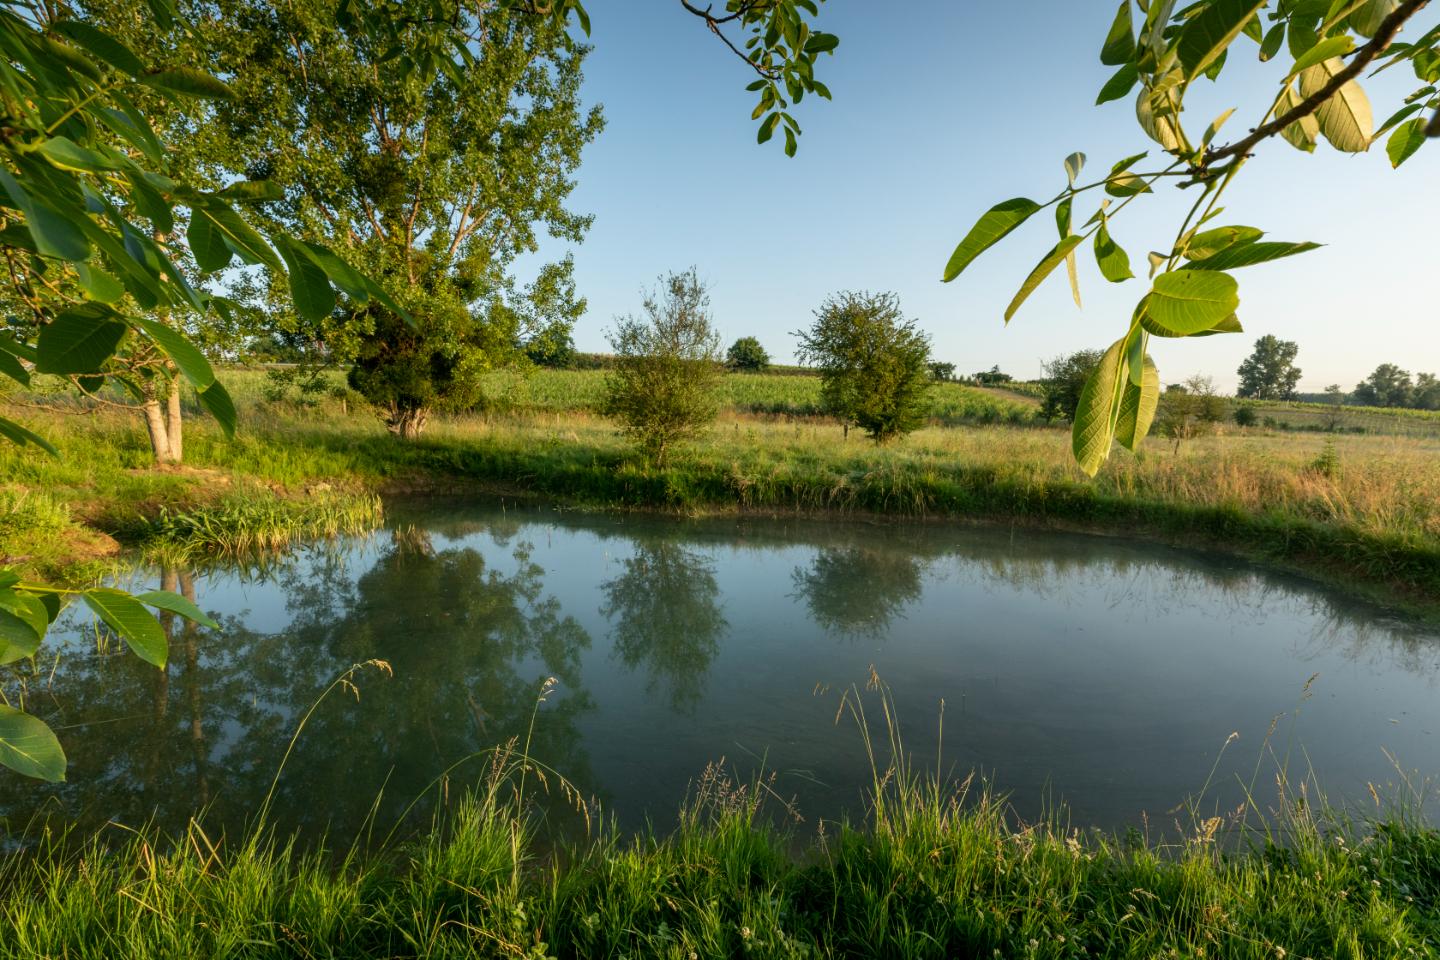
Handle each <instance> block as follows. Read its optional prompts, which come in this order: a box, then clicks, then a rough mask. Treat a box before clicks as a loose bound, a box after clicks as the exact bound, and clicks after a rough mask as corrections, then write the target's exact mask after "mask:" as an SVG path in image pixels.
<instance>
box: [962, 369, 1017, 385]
mask: <svg viewBox="0 0 1440 960" xmlns="http://www.w3.org/2000/svg"><path fill="white" fill-rule="evenodd" d="M970 379H972V380H974V381H975V382H976V383H978V384H980V386H982V387H998V386H1000V385H1002V384H1006V383H1009V382H1010V381H1012V380H1014V379H1015V378H1014V377H1012V376H1010V374H1008V373H1002V372H1001V371H1000V365H999V364H996V365H995V366H993V367H991V368H990V369H989V370H981V371H980V372H979V373H977V374H975V375H974V376H973V377H971V378H970Z"/></svg>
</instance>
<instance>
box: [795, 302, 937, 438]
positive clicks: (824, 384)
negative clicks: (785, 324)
mask: <svg viewBox="0 0 1440 960" xmlns="http://www.w3.org/2000/svg"><path fill="white" fill-rule="evenodd" d="M795 336H796V337H798V338H799V340H800V346H799V349H798V350H797V351H796V353H797V355H798V356H799V357H800V361H801V362H802V363H804V364H806V365H809V366H813V367H815V368H817V369H818V370H819V373H820V398H821V403H822V404H823V405H824V407H825V410H826V411H827V412H828V413H829V414H830V415H831V416H833V417H835V418H836V419H838V420H839V421H840V422H841V423H842V424H844V425H845V426H846V429H847V430H848V429H849V425H850V424H851V423H854V424H856V425H857V426H859V427H860V428H861V429H862V430H864V431H865V432H866V434H868V435H869V436H870V438H871V439H872V440H874V441H875V442H876V443H885V442H888V441H890V440H893V439H894V438H896V437H899V436H902V435H904V434H906V433H910V432H911V431H912V430H915V429H916V428H917V427H919V426H920V425H921V424H923V423H924V422H925V418H926V415H927V413H928V395H927V390H928V387H929V386H930V379H929V363H930V338H929V337H928V336H927V335H925V334H924V333H921V332H920V331H919V330H918V329H917V328H916V326H915V321H914V320H907V319H905V317H904V315H903V314H902V313H901V312H900V298H899V297H897V296H896V295H895V294H893V293H878V294H873V293H864V292H845V293H839V294H836V295H834V296H832V297H829V298H828V299H826V301H825V302H824V303H823V304H821V305H820V309H819V310H817V311H815V322H814V323H813V324H812V325H811V326H810V329H808V330H797V331H795Z"/></svg>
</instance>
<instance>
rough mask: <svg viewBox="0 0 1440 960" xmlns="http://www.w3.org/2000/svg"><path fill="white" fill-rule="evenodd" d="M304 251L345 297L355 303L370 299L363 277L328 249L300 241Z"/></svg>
mask: <svg viewBox="0 0 1440 960" xmlns="http://www.w3.org/2000/svg"><path fill="white" fill-rule="evenodd" d="M301 243H302V244H303V245H304V247H305V249H306V250H308V251H309V252H310V256H311V257H312V258H314V260H315V262H316V263H318V264H320V267H321V269H323V270H324V271H325V276H327V277H329V278H330V282H331V283H333V284H334V285H335V286H336V287H337V288H339V289H340V290H341V291H343V292H344V293H345V295H346V296H348V297H350V299H352V300H354V301H355V302H357V303H361V304H363V303H366V302H368V301H369V299H370V289H369V286H368V284H367V282H366V280H365V277H364V276H363V275H362V274H361V273H360V271H358V270H356V269H355V268H354V267H352V266H350V264H348V263H346V262H345V261H344V260H342V259H341V258H340V256H339V255H338V254H337V253H335V252H334V251H333V250H331V249H330V248H329V247H325V246H322V245H321V244H318V243H307V242H305V241H301Z"/></svg>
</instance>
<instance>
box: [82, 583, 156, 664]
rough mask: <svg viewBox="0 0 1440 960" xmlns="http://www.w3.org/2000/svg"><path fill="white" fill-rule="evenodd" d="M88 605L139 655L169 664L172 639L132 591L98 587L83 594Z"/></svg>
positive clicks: (154, 661) (147, 660)
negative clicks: (167, 660) (170, 639)
mask: <svg viewBox="0 0 1440 960" xmlns="http://www.w3.org/2000/svg"><path fill="white" fill-rule="evenodd" d="M80 597H81V599H83V600H84V601H85V605H86V606H88V607H89V608H90V609H91V610H93V611H95V615H96V616H98V617H99V618H100V619H101V620H103V621H105V625H106V626H108V627H109V628H110V629H111V630H114V631H115V632H116V633H117V634H119V636H120V638H121V639H122V640H124V641H125V643H126V644H128V645H129V647H130V649H131V650H133V651H134V652H135V655H136V656H137V657H139V658H140V659H141V660H144V661H145V662H146V663H150V664H154V665H155V666H157V667H163V666H165V658H166V656H167V655H168V653H169V649H170V642H169V641H168V640H166V639H165V631H164V630H163V629H161V627H160V621H158V620H156V619H155V617H154V616H153V615H152V614H151V613H150V611H149V610H146V609H145V607H144V606H143V605H142V604H141V603H140V601H138V600H136V599H135V598H134V597H132V596H130V594H128V593H126V592H125V591H123V590H116V589H114V588H113V587H96V588H94V589H93V590H86V591H85V592H84V593H82V594H81V595H80Z"/></svg>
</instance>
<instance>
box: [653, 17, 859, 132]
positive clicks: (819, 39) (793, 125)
mask: <svg viewBox="0 0 1440 960" xmlns="http://www.w3.org/2000/svg"><path fill="white" fill-rule="evenodd" d="M824 2H825V0H726V2H725V4H724V10H723V12H713V11H714V5H713V4H707V5H706V6H705V7H704V9H701V8H700V7H698V6H696V5H695V4H692V3H691V2H690V0H681V6H683V7H684V8H685V9H686V10H688V11H689V12H690V13H692V14H694V15H695V16H697V17H699V18H701V19H702V20H703V21H704V22H705V26H706V28H707V29H708V30H709V31H710V32H711V33H712V34H713V35H714V36H716V37H717V38H719V40H720V42H722V43H724V44H725V45H726V46H727V47H729V48H730V50H731V52H733V53H734V54H735V55H736V56H738V57H739V58H740V59H741V60H743V61H745V63H746V65H748V66H749V67H750V69H751V70H753V71H754V72H755V73H756V74H757V76H758V79H756V80H754V81H752V82H751V83H750V84H749V85H748V86H747V87H746V88H745V89H746V90H748V91H750V92H751V93H759V94H760V100H759V102H757V103H756V104H755V109H754V111H752V112H751V114H750V119H752V120H758V121H759V122H760V125H759V128H758V129H757V131H756V134H755V139H756V141H757V142H758V143H765V142H766V141H768V140H770V139H771V138H772V137H773V136H774V135H775V131H776V130H782V131H784V133H785V153H786V154H787V155H789V156H792V157H793V156H794V155H795V151H796V149H797V146H798V144H797V138H798V137H799V136H800V124H798V123H797V122H796V121H795V118H794V117H793V116H791V115H790V113H789V109H790V106H791V104H792V103H796V104H798V103H799V102H800V101H801V100H803V99H804V98H805V95H806V94H814V95H815V96H818V97H823V98H825V99H826V100H829V99H830V89H829V88H828V87H826V86H825V84H823V83H821V82H820V81H819V80H817V79H815V64H816V63H817V62H818V61H819V58H820V55H821V54H824V53H831V54H833V53H834V51H835V48H836V47H837V46H839V45H840V38H839V37H837V36H835V35H834V34H833V33H824V32H821V31H819V30H815V29H813V28H812V27H811V26H810V24H809V23H808V22H807V18H808V19H812V20H813V19H814V18H815V17H817V16H819V13H820V8H819V4H821V3H824ZM732 27H733V28H736V29H738V32H739V33H740V35H741V36H743V37H744V38H745V39H744V40H743V41H741V43H739V44H737V43H736V42H735V41H733V40H731V39H730V36H729V34H728V31H729V30H730V29H731V28H732ZM742 47H743V48H744V49H743V50H742V49H741V48H742ZM762 118H763V119H762Z"/></svg>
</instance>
